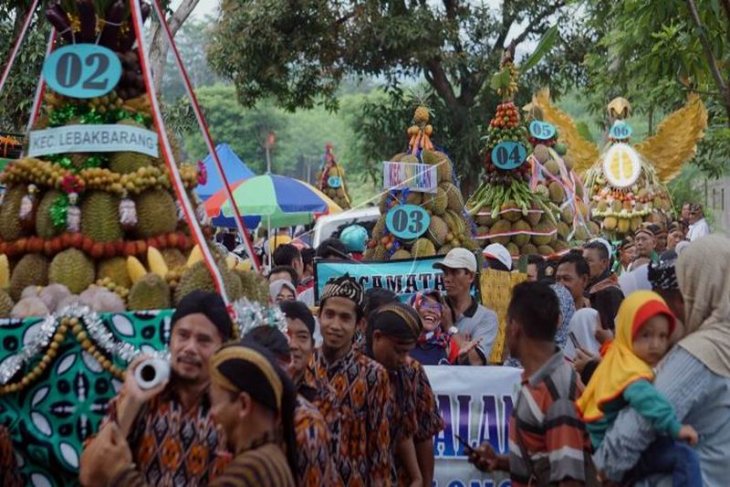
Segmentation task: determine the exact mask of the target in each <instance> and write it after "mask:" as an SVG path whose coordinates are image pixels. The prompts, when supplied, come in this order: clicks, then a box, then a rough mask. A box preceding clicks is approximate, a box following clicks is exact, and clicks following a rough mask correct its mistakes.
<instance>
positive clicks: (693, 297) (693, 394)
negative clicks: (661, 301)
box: [593, 235, 730, 486]
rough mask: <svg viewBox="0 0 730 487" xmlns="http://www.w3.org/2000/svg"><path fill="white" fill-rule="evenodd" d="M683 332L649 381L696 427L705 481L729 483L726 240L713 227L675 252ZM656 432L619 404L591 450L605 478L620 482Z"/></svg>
mask: <svg viewBox="0 0 730 487" xmlns="http://www.w3.org/2000/svg"><path fill="white" fill-rule="evenodd" d="M676 268H677V281H678V283H679V289H680V291H681V293H682V296H683V298H684V317H685V319H684V326H685V330H686V333H685V336H684V338H682V339H681V340H680V341H679V343H678V344H677V345H676V346H675V347H674V348H673V349H672V350H671V351H670V352H669V354H667V356H666V357H665V358H664V360H663V361H662V363H660V364H659V367H658V373H657V375H656V379H655V382H654V386H655V387H656V389H657V390H658V391H659V392H660V393H662V394H663V395H664V396H665V397H666V398H667V399H668V400H669V402H670V404H671V405H672V406H673V407H674V410H675V411H676V413H677V419H678V420H679V421H681V422H682V423H683V424H689V425H692V426H693V427H694V429H695V430H696V431H697V433H698V434H699V438H700V441H699V444H698V445H697V454H698V455H699V457H700V467H701V470H702V479H703V482H704V485H710V486H715V485H727V472H728V465H729V464H730V448H728V447H727V445H730V419H728V418H730V240H728V239H727V238H726V237H722V236H719V235H710V236H707V237H703V238H700V239H698V240H696V241H695V242H692V243H691V244H690V245H689V246H688V247H687V249H686V250H685V251H684V252H682V253H681V254H680V256H679V258H678V260H677V267H676ZM654 439H655V433H654V432H653V429H652V427H651V425H650V424H649V422H648V421H646V420H645V419H643V418H642V417H641V416H640V415H639V414H638V413H636V412H635V411H632V410H630V409H629V410H624V411H622V412H621V414H620V415H619V416H618V418H617V419H616V422H615V423H614V425H613V427H612V428H611V430H609V431H608V432H607V434H606V437H605V439H604V441H603V443H602V444H601V447H600V448H599V449H598V450H597V451H596V454H595V455H594V457H593V458H594V461H595V463H596V466H597V467H598V469H599V470H601V471H603V475H604V477H605V478H607V479H608V480H611V481H614V482H620V481H621V480H622V478H623V476H624V475H625V474H626V473H627V472H628V471H629V470H631V468H632V467H633V466H634V465H635V464H636V463H637V461H638V459H639V457H640V456H641V453H642V452H643V451H644V450H645V449H646V448H647V447H648V446H649V444H651V443H652V442H653V441H654Z"/></svg>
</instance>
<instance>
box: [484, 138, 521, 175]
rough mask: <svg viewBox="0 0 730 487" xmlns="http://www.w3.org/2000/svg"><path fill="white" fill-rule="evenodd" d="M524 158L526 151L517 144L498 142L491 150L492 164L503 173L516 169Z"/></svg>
mask: <svg viewBox="0 0 730 487" xmlns="http://www.w3.org/2000/svg"><path fill="white" fill-rule="evenodd" d="M526 158H527V149H525V146H524V145H522V144H520V143H518V142H500V143H499V144H497V145H496V146H495V147H494V149H492V164H494V165H495V166H497V167H498V168H500V169H504V170H505V171H509V170H510V169H517V168H518V167H520V166H521V165H522V163H524V162H525V159H526Z"/></svg>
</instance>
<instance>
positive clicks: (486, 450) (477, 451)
mask: <svg viewBox="0 0 730 487" xmlns="http://www.w3.org/2000/svg"><path fill="white" fill-rule="evenodd" d="M469 463H473V464H474V466H475V467H476V468H478V469H479V470H481V471H482V472H494V471H495V470H500V464H503V461H500V456H499V455H497V453H496V452H495V451H494V450H493V449H492V445H490V444H489V443H482V444H481V445H480V446H478V447H476V448H474V449H472V450H471V452H470V453H469Z"/></svg>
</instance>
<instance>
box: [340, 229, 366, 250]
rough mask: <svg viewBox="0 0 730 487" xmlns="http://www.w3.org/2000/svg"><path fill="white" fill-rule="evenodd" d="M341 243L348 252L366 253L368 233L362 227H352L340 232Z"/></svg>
mask: <svg viewBox="0 0 730 487" xmlns="http://www.w3.org/2000/svg"><path fill="white" fill-rule="evenodd" d="M340 241H341V242H342V243H343V244H345V248H346V249H347V251H348V252H364V251H365V245H366V244H367V241H368V231H367V230H365V228H364V227H362V226H360V225H350V226H349V227H346V228H344V229H343V230H342V232H340Z"/></svg>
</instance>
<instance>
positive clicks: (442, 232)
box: [428, 215, 449, 247]
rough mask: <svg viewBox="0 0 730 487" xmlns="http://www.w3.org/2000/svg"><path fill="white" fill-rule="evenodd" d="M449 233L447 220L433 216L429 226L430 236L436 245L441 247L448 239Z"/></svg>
mask: <svg viewBox="0 0 730 487" xmlns="http://www.w3.org/2000/svg"><path fill="white" fill-rule="evenodd" d="M448 233H449V226H448V225H447V224H446V222H445V221H444V220H443V219H442V218H440V217H438V216H435V215H434V216H432V217H431V223H430V224H429V226H428V238H429V239H430V240H431V241H432V242H433V244H434V245H435V246H436V247H441V246H442V245H443V244H444V242H445V241H446V236H447V235H448Z"/></svg>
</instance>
